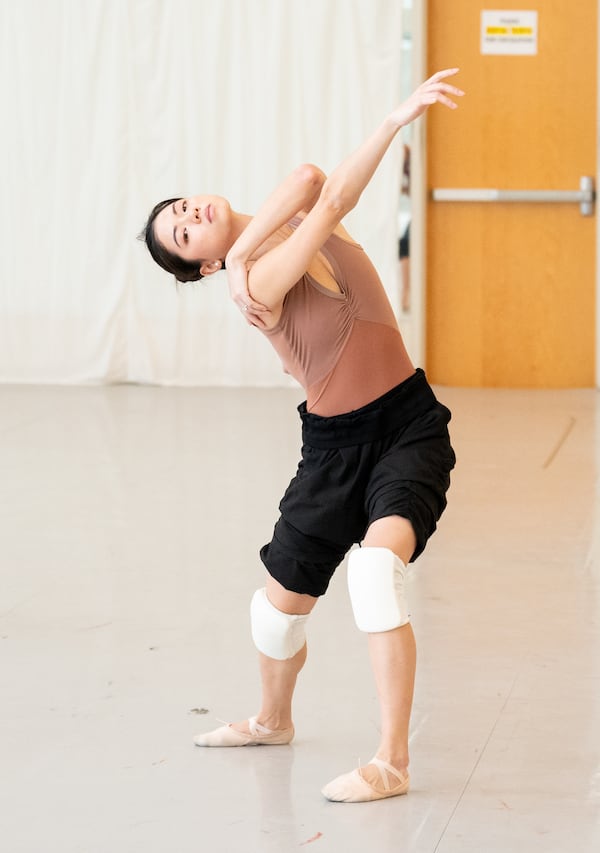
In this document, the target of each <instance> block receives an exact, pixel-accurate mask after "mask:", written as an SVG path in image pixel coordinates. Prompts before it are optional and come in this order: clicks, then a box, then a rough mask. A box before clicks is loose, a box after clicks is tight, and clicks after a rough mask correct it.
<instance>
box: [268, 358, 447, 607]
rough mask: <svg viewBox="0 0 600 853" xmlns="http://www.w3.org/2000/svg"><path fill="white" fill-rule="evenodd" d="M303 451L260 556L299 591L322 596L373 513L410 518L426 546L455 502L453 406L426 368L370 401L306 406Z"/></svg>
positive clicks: (420, 548) (421, 545)
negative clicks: (322, 411)
mask: <svg viewBox="0 0 600 853" xmlns="http://www.w3.org/2000/svg"><path fill="white" fill-rule="evenodd" d="M298 411H299V413H300V418H301V420H302V441H303V446H302V459H301V461H300V463H299V465H298V470H297V472H296V476H295V477H294V479H293V480H292V481H291V483H290V485H289V486H288V488H287V490H286V492H285V495H284V496H283V499H282V501H281V503H280V505H279V509H280V512H281V517H280V518H279V520H278V522H277V524H276V525H275V529H274V531H273V539H272V540H271V542H270V543H269V544H267V545H264V546H263V548H261V551H260V556H261V559H262V561H263V563H264V564H265V566H266V568H267V570H268V572H269V574H271V575H272V576H273V577H274V578H275V580H277V581H279V583H280V584H281V585H282V586H283V587H285V589H288V590H290V591H292V592H298V593H307V594H308V595H314V596H319V595H323V594H324V593H325V591H326V590H327V587H328V585H329V581H330V580H331V577H332V575H333V573H334V571H335V570H336V568H337V567H338V565H339V564H340V563H341V562H342V560H343V559H344V556H345V555H346V552H347V551H348V550H349V549H350V548H351V547H352V545H353V544H354V543H356V542H360V541H361V540H362V539H363V538H364V535H365V533H366V532H367V529H368V527H369V525H370V524H371V522H373V521H376V520H377V519H378V518H385V517H387V516H390V515H399V516H402V517H403V518H406V519H408V520H409V521H410V522H411V524H412V526H413V529H414V532H415V535H416V539H417V547H416V549H415V552H414V554H413V555H412V558H411V561H412V560H415V559H416V558H417V557H418V556H419V554H421V553H422V552H423V550H424V548H425V545H426V543H427V540H428V538H429V537H430V536H431V534H432V533H433V532H434V530H435V529H436V525H437V521H438V519H439V517H440V516H441V514H442V512H443V511H444V509H445V507H446V492H447V490H448V487H449V485H450V471H451V470H452V468H453V467H454V464H455V461H456V460H455V456H454V451H453V450H452V447H451V445H450V437H449V435H448V422H449V421H450V412H449V410H448V409H447V408H446V407H445V406H443V405H442V404H441V403H439V402H438V401H437V400H436V398H435V395H434V393H433V391H432V389H431V387H430V386H429V384H428V383H427V379H426V378H425V374H424V373H423V371H422V370H420V369H419V370H417V372H416V373H415V374H414V375H413V376H411V377H410V378H409V379H407V380H406V381H405V382H402V383H401V384H400V385H398V386H397V387H396V388H393V389H392V390H391V391H388V392H387V394H384V395H383V397H380V398H379V399H377V400H374V401H373V402H372V403H369V404H368V405H366V406H363V407H362V408H361V409H357V410H356V411H353V412H348V413H347V414H343V415H335V416H333V417H321V416H319V415H314V414H312V413H310V412H307V411H306V403H302V404H301V405H300V406H299V407H298Z"/></svg>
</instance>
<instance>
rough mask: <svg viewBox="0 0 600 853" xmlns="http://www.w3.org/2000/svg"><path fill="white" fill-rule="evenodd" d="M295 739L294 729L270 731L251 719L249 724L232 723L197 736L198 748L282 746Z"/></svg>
mask: <svg viewBox="0 0 600 853" xmlns="http://www.w3.org/2000/svg"><path fill="white" fill-rule="evenodd" d="M293 737H294V727H293V726H291V728H289V729H277V730H275V731H274V730H273V729H268V728H266V726H261V724H260V723H257V722H256V717H250V719H249V720H248V722H247V724H243V723H236V727H235V728H234V726H233V725H232V724H231V723H230V724H229V725H227V726H221V727H220V728H218V729H215V730H214V731H212V732H207V733H206V734H201V735H196V737H195V738H194V743H195V744H196V746H261V745H263V746H281V745H283V744H286V743H290V742H291V741H292V739H293Z"/></svg>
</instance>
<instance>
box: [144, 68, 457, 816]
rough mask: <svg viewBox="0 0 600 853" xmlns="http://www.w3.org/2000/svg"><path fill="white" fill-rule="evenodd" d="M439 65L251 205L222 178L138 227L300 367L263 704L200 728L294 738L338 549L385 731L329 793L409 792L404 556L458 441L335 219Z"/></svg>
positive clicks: (409, 117)
mask: <svg viewBox="0 0 600 853" xmlns="http://www.w3.org/2000/svg"><path fill="white" fill-rule="evenodd" d="M457 71H458V69H456V68H453V69H448V70H445V71H440V72H438V73H437V74H434V75H433V76H432V77H431V78H430V79H429V80H427V81H426V82H425V83H423V84H422V85H421V86H419V88H418V89H417V90H416V91H415V92H414V93H413V94H412V95H411V96H410V97H409V98H408V99H407V100H406V101H405V102H404V103H402V104H401V105H400V106H399V107H397V108H396V109H395V110H393V111H392V112H391V113H390V114H389V115H388V116H387V117H386V118H385V119H384V121H383V122H382V123H381V124H380V126H379V127H378V128H377V129H376V130H375V132H374V133H373V134H372V135H371V136H370V137H368V139H367V140H366V141H365V142H364V143H363V144H362V145H361V146H360V147H359V148H358V149H357V150H356V151H355V152H354V153H353V154H351V155H350V156H349V157H347V158H346V159H345V160H344V161H343V162H342V163H341V164H340V165H339V166H338V167H337V168H336V169H335V170H334V171H333V173H332V174H331V175H330V176H329V177H328V178H326V177H325V175H324V174H323V173H322V172H321V170H320V169H318V168H316V167H315V166H310V165H304V166H300V167H299V168H298V169H296V170H295V171H294V172H292V174H291V175H290V176H289V177H288V178H287V179H286V180H284V181H283V183H282V184H281V185H280V186H279V187H278V188H277V189H276V190H275V191H274V192H273V193H272V195H271V196H270V197H269V198H268V199H267V201H266V202H265V203H264V204H263V206H262V207H261V208H260V210H259V212H258V213H257V215H256V216H255V217H253V218H252V217H249V216H245V215H243V214H240V213H237V212H235V211H233V210H232V209H231V207H230V205H229V203H228V202H227V201H226V200H225V199H224V198H221V197H218V196H195V197H192V198H176V199H169V200H167V201H165V202H161V203H160V204H158V205H156V207H155V208H154V210H153V211H152V213H151V215H150V217H149V219H148V222H147V224H146V228H145V232H144V236H145V239H146V242H147V245H148V248H149V250H150V252H151V254H152V256H153V257H154V259H155V260H156V261H157V262H158V263H159V264H160V265H161V266H162V267H164V268H165V269H166V270H168V271H169V272H172V273H174V274H175V275H176V277H177V279H178V280H179V281H192V280H197V279H199V278H201V277H202V276H206V275H210V274H212V273H214V272H216V271H217V270H219V269H221V268H222V267H223V266H225V265H226V267H227V276H228V282H229V288H230V293H231V296H232V298H233V300H234V301H235V303H236V304H237V306H238V307H239V308H240V309H241V310H242V312H243V313H244V316H245V317H246V319H247V320H248V322H250V323H251V324H252V325H254V326H256V327H257V328H258V329H260V331H261V332H263V333H264V334H265V335H266V336H267V338H268V339H269V340H270V341H271V343H272V345H273V347H274V348H275V350H276V351H277V353H278V354H279V356H280V358H281V360H282V362H283V366H284V368H285V370H286V371H287V372H289V373H290V374H292V375H293V376H294V377H295V378H296V379H297V380H298V382H299V383H300V384H301V385H302V387H303V388H304V389H305V392H306V401H305V402H304V403H302V405H300V406H299V413H300V418H301V421H302V439H303V447H302V459H301V461H300V463H299V466H298V470H297V472H296V475H295V477H294V478H293V480H292V481H291V483H290V485H289V487H288V489H287V491H286V493H285V495H284V497H283V499H282V501H281V504H280V512H281V516H280V518H279V520H278V521H277V524H276V525H275V529H274V532H273V538H272V540H271V542H270V543H269V544H267V545H265V546H264V547H263V548H262V549H261V552H260V556H261V559H262V561H263V563H264V565H265V567H266V569H267V574H266V580H265V586H264V587H263V588H262V589H260V590H257V592H256V593H255V594H254V597H253V599H252V603H251V625H252V637H253V640H254V642H255V645H256V646H257V648H258V650H259V653H260V669H261V680H262V706H261V709H260V711H259V712H258V714H257V715H256V716H255V717H251V718H250V719H248V720H244V721H242V722H238V723H233V724H231V725H229V726H223V727H221V728H219V729H216V730H215V731H213V732H210V733H208V734H203V735H199V736H197V737H196V738H195V742H196V743H197V744H198V745H199V746H213V747H216V746H222V747H224V746H248V745H259V744H272V745H274V744H287V743H289V742H290V741H291V740H292V738H293V736H294V727H293V724H292V694H293V691H294V687H295V684H296V678H297V676H298V673H299V672H300V670H301V669H302V667H303V665H304V662H305V660H306V653H307V651H306V635H305V626H306V621H307V619H308V617H309V614H310V612H311V610H312V609H313V607H314V605H315V603H316V601H317V599H318V597H319V596H321V595H323V594H324V593H325V591H326V589H327V586H328V583H329V581H330V579H331V577H332V575H333V572H334V571H335V569H336V567H337V566H338V565H339V564H340V563H341V562H342V560H343V559H344V556H345V554H346V552H347V551H348V550H349V549H350V548H351V546H352V545H353V544H355V543H361V546H362V547H360V548H358V549H355V550H353V551H352V553H351V554H350V557H349V560H348V586H349V592H350V599H351V604H352V608H353V613H354V617H355V620H356V623H357V625H358V627H359V629H360V630H362V631H364V632H366V633H367V636H368V645H369V652H370V659H371V664H372V668H373V671H374V676H375V682H376V687H377V693H378V697H379V703H380V710H381V740H380V743H379V747H378V749H377V752H376V754H375V756H374V757H373V759H372V760H371V761H370V762H369V763H368V764H367V765H365V766H363V767H361V768H359V769H357V770H353V771H352V772H350V773H345V774H344V775H342V776H339V777H338V778H337V779H334V780H333V782H330V783H329V784H328V785H327V786H326V787H325V788H324V789H323V794H324V795H325V797H327V798H328V799H330V800H333V801H337V802H365V801H367V800H376V799H382V798H385V797H392V796H396V795H398V794H405V793H406V792H407V791H408V787H409V775H408V763H409V756H408V728H409V718H410V712H411V705H412V698H413V684H414V676H415V659H416V652H415V640H414V635H413V631H412V628H411V626H410V621H409V613H408V608H407V603H406V598H405V594H404V576H405V571H406V565H407V564H408V562H409V561H413V560H415V559H416V557H417V556H418V555H419V554H421V552H422V551H423V549H424V548H425V545H426V542H427V539H428V537H429V536H430V535H431V534H432V533H433V531H434V530H435V528H436V523H437V521H438V519H439V517H440V515H441V514H442V512H443V510H444V508H445V506H446V497H445V495H446V491H447V489H448V486H449V483H450V471H451V469H452V468H453V466H454V462H455V458H454V453H453V451H452V447H451V445H450V440H449V436H448V429H447V424H448V422H449V420H450V412H449V411H448V409H446V408H445V407H444V406H443V405H441V404H440V403H439V402H438V401H437V400H436V398H435V396H434V394H433V391H432V390H431V388H430V386H429V385H428V383H427V380H426V378H425V375H424V373H423V371H422V370H420V369H417V370H415V368H414V367H413V365H412V363H411V361H410V359H409V357H408V354H407V352H406V350H405V347H404V344H403V341H402V338H401V335H400V332H399V330H398V326H397V324H396V320H395V318H394V314H393V312H392V309H391V306H390V304H389V302H388V299H387V296H386V294H385V291H384V289H383V285H382V283H381V281H380V279H379V277H378V275H377V273H376V271H375V269H374V267H373V266H372V264H371V263H370V261H369V259H368V258H367V256H366V255H365V253H364V251H363V250H362V248H361V247H360V246H359V245H358V244H357V243H355V242H354V241H353V240H352V239H351V237H350V236H349V234H348V232H347V231H346V230H345V228H344V227H343V226H342V224H341V221H342V219H343V217H344V216H345V215H346V214H347V213H348V212H349V211H350V210H352V208H353V207H354V206H355V205H356V203H357V202H358V200H359V198H360V195H361V193H362V191H363V190H364V188H365V187H366V185H367V184H368V182H369V180H370V178H371V176H372V175H373V173H374V171H375V169H376V168H377V166H378V164H379V162H380V160H381V158H382V157H383V155H384V154H385V152H386V151H387V149H388V147H389V145H390V143H391V142H392V140H393V139H394V137H395V136H396V134H397V133H398V131H399V130H400V128H401V127H403V126H404V125H406V124H408V123H409V122H411V121H413V120H414V119H416V118H417V117H419V116H420V115H422V114H423V113H424V112H425V110H426V109H427V108H428V107H429V106H430V105H432V104H435V103H440V104H443V105H445V106H446V107H449V108H450V109H455V108H456V103H455V102H454V101H453V100H452V99H451V97H450V96H451V95H453V96H461V95H462V94H463V92H462V91H461V90H460V89H458V88H456V87H455V86H453V85H451V84H449V83H448V82H446V78H448V77H450V76H452V75H454V74H455V73H456V72H457Z"/></svg>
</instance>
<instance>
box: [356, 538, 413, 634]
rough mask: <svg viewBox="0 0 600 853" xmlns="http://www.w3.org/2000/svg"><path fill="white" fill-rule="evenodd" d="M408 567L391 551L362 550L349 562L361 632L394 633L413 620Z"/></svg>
mask: <svg viewBox="0 0 600 853" xmlns="http://www.w3.org/2000/svg"><path fill="white" fill-rule="evenodd" d="M405 574H406V566H405V565H404V563H403V562H402V560H401V559H400V558H399V557H397V556H396V555H395V554H394V552H393V551H390V549H389V548H359V549H358V550H356V551H353V552H352V553H351V554H350V557H349V559H348V589H349V591H350V601H351V602H352V610H353V611H354V619H355V620H356V624H357V625H358V627H359V629H360V630H361V631H366V632H368V633H371V634H373V633H378V632H379V631H391V630H392V629H393V628H399V627H400V625H406V623H407V622H409V621H410V614H409V612H408V605H407V602H406V598H405V597H404V576H405Z"/></svg>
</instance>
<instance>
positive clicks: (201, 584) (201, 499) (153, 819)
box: [0, 385, 600, 853]
mask: <svg viewBox="0 0 600 853" xmlns="http://www.w3.org/2000/svg"><path fill="white" fill-rule="evenodd" d="M436 391H437V393H438V396H439V397H440V399H441V400H443V402H445V403H446V404H447V405H449V406H450V408H452V410H453V412H454V417H453V421H452V424H451V427H452V436H453V441H454V445H455V448H456V451H457V455H458V459H459V463H458V466H457V468H456V471H455V473H454V478H453V483H452V487H451V493H450V500H449V507H448V510H447V513H446V515H445V516H444V518H443V519H442V522H441V524H440V527H439V529H438V531H437V533H436V534H435V536H434V537H433V538H432V540H431V541H430V544H429V546H428V549H427V550H426V552H425V554H424V555H423V556H422V557H421V558H420V559H419V560H418V561H417V563H416V564H415V565H414V566H413V568H412V569H411V574H410V581H409V596H410V600H411V610H412V621H413V626H414V629H415V633H416V636H417V642H418V649H419V664H418V672H417V684H416V695H415V702H414V711H413V718H412V726H411V741H410V742H411V771H412V790H411V792H410V793H409V795H408V796H406V797H399V798H396V799H392V800H387V801H383V802H377V803H370V804H358V805H344V804H333V803H329V802H327V801H325V800H324V799H323V798H322V796H321V794H320V789H321V786H322V785H323V784H324V783H325V782H327V781H329V780H330V779H331V778H332V777H334V776H336V775H338V774H339V773H342V772H345V771H347V770H350V769H351V768H352V767H354V766H356V764H357V762H358V761H359V760H361V761H362V762H363V763H365V762H367V761H368V759H369V758H370V757H371V755H372V754H373V752H374V749H375V747H376V745H377V741H378V711H377V703H376V699H375V691H374V686H373V682H372V678H371V674H370V670H369V665H368V659H367V649H366V643H365V638H364V636H363V635H361V634H360V633H359V632H358V631H357V629H356V628H355V627H354V623H353V619H352V615H351V609H350V604H349V600H348V596H347V590H346V579H345V566H344V565H342V566H341V567H340V569H339V570H338V572H337V574H336V576H335V577H334V580H333V583H332V585H331V587H330V591H329V593H328V595H327V596H326V597H325V598H324V599H323V600H322V601H321V602H320V603H319V605H318V607H317V609H316V610H315V612H314V615H313V618H312V621H311V623H310V626H309V631H310V637H309V660H308V663H307V666H306V668H305V670H304V672H303V673H302V676H301V680H300V682H299V685H298V689H297V695H296V703H295V723H296V730H297V736H296V740H295V741H294V743H293V745H291V746H288V747H270V748H269V747H261V748H248V749H230V750H216V749H213V750H206V749H200V748H198V747H194V745H193V743H192V737H193V735H194V734H195V733H196V732H198V731H203V730H207V729H210V728H213V727H215V726H217V725H219V722H218V720H219V719H223V720H235V719H239V718H242V717H244V716H247V715H248V714H251V713H254V712H255V711H256V710H257V705H258V697H259V691H258V680H257V665H256V660H255V653H254V649H253V646H252V643H251V641H250V639H249V616H248V603H249V600H250V597H251V595H252V593H253V591H254V590H255V589H256V588H257V586H259V585H261V583H262V567H261V564H260V563H259V560H258V556H257V552H258V549H259V547H260V546H261V545H262V544H263V542H265V541H266V540H267V539H268V538H269V536H270V532H271V528H272V525H273V523H274V521H275V520H276V517H277V504H278V500H279V497H280V495H281V493H282V490H283V489H284V487H285V486H286V485H287V482H288V481H289V478H290V476H291V475H292V474H293V471H294V469H295V465H296V462H297V459H298V448H299V430H298V423H297V414H296V411H295V406H296V405H297V403H298V402H299V401H300V399H301V396H300V392H296V391H295V390H294V389H258V390H252V389H244V390H239V389H237V390H236V389H201V388H193V389H192V388H164V387H163V388H160V387H147V386H146V387H143V386H135V385H122V386H103V387H47V386H46V387H31V386H4V387H2V388H0V434H1V438H2V441H1V446H0V490H1V492H0V494H1V501H0V526H1V531H0V533H1V587H0V596H1V604H0V617H1V619H0V663H1V667H0V689H1V700H0V739H1V740H0V745H1V755H0V770H1V772H0V811H1V824H0V849H1V850H2V853H34V851H35V853H142V852H143V853H200V851H202V852H203V853H204V851H206V853H213V851H214V853H235V851H240V853H242V851H243V853H246V851H247V853H254V851H256V853H259V851H260V852H261V853H262V851H268V852H269V853H280V851H281V852H282V853H283V852H284V851H291V850H297V849H306V850H310V851H314V853H325V851H331V853H354V851H360V853H366V851H377V853H387V851H419V853H430V851H431V853H433V851H436V853H462V851H477V852H478V853H494V851H510V853H514V851H522V852H523V853H537V851H544V853H548V852H549V851H553V853H554V851H556V853H580V851H581V853H583V851H585V853H588V851H589V853H592V851H598V850H599V849H600V656H599V652H600V491H599V471H600V395H599V394H598V393H597V392H595V391H593V390H572V391H538V392H531V391H508V390H478V389H459V388H437V389H436Z"/></svg>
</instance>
